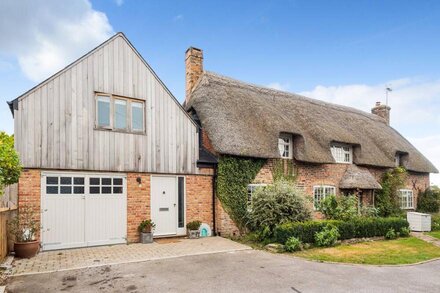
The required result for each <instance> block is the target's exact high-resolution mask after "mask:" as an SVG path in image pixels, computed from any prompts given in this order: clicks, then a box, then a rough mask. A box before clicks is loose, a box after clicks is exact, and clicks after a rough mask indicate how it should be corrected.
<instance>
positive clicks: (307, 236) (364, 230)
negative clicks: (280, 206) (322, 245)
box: [274, 218, 409, 243]
mask: <svg viewBox="0 0 440 293" xmlns="http://www.w3.org/2000/svg"><path fill="white" fill-rule="evenodd" d="M329 224H330V225H333V226H336V227H337V228H338V230H339V234H340V237H339V239H340V240H344V239H351V238H363V237H375V236H385V234H386V233H387V232H388V230H389V229H391V228H393V229H394V230H395V231H400V230H401V229H402V228H404V227H406V228H408V227H409V224H408V222H407V221H406V220H405V219H403V218H358V219H354V220H350V221H347V222H344V221H336V220H321V221H307V222H295V223H285V224H281V225H278V226H277V227H276V228H275V230H274V238H275V241H276V242H278V243H285V242H286V240H287V239H288V238H290V237H296V238H298V239H299V240H301V241H302V242H304V243H314V242H315V233H316V232H319V231H321V230H322V229H323V228H324V227H325V226H327V225H329Z"/></svg>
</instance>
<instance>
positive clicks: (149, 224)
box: [138, 220, 156, 233]
mask: <svg viewBox="0 0 440 293" xmlns="http://www.w3.org/2000/svg"><path fill="white" fill-rule="evenodd" d="M155 227H156V224H154V223H153V221H151V220H144V221H142V222H141V223H140V224H139V226H138V231H139V232H140V233H151V232H153V230H154V228H155Z"/></svg>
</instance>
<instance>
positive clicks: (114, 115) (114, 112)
mask: <svg viewBox="0 0 440 293" xmlns="http://www.w3.org/2000/svg"><path fill="white" fill-rule="evenodd" d="M118 101H120V102H124V103H125V128H118V127H116V104H117V102H118ZM129 106H130V103H129V101H128V100H127V99H121V98H114V99H113V113H112V114H113V117H112V118H113V119H114V123H113V124H114V126H115V127H114V129H117V130H125V131H127V130H128V129H130V126H129V123H128V116H129V115H128V113H129V111H128V107H129Z"/></svg>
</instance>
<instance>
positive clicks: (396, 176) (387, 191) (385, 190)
mask: <svg viewBox="0 0 440 293" xmlns="http://www.w3.org/2000/svg"><path fill="white" fill-rule="evenodd" d="M406 179H407V171H406V170H405V168H403V167H397V168H395V169H393V170H391V171H388V172H386V173H385V174H384V175H383V177H382V182H381V185H382V190H379V191H377V192H376V207H377V208H378V212H379V216H381V217H390V216H398V215H400V214H401V213H402V210H401V209H400V201H399V189H401V188H403V187H404V186H405V182H406Z"/></svg>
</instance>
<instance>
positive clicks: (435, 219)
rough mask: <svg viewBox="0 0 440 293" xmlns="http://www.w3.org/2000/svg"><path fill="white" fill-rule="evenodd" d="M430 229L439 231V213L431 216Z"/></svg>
mask: <svg viewBox="0 0 440 293" xmlns="http://www.w3.org/2000/svg"><path fill="white" fill-rule="evenodd" d="M431 230H432V231H440V214H437V215H432V216H431Z"/></svg>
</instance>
